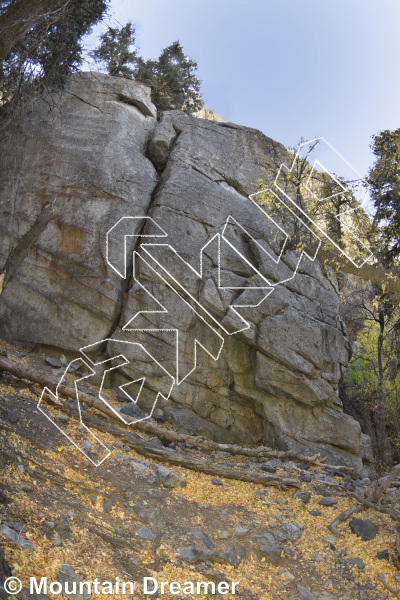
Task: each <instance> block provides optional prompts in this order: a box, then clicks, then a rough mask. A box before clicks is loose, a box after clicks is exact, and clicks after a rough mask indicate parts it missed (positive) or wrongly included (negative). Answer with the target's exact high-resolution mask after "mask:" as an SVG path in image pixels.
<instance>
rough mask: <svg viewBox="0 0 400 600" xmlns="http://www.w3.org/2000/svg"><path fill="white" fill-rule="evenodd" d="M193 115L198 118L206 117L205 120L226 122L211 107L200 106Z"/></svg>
mask: <svg viewBox="0 0 400 600" xmlns="http://www.w3.org/2000/svg"><path fill="white" fill-rule="evenodd" d="M195 117H197V118H198V119H206V120H207V121H217V122H218V123H226V121H224V120H223V118H222V117H221V116H220V115H219V114H218V113H216V112H215V110H212V108H202V109H201V110H199V111H197V113H196V114H195Z"/></svg>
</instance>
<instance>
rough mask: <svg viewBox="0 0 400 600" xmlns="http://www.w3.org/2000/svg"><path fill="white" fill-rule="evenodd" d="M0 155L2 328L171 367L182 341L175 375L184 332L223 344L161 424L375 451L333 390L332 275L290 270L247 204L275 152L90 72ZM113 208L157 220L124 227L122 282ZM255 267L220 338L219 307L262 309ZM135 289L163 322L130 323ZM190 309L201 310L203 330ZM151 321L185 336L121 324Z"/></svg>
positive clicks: (333, 454) (189, 353) (137, 304)
mask: <svg viewBox="0 0 400 600" xmlns="http://www.w3.org/2000/svg"><path fill="white" fill-rule="evenodd" d="M2 148H3V152H2V156H1V166H0V169H1V171H0V177H1V181H2V192H1V199H0V272H2V271H4V270H6V271H7V273H6V276H5V282H4V290H3V292H2V294H1V296H0V335H1V336H2V337H4V338H7V339H11V340H18V341H20V342H23V343H25V344H27V343H28V344H31V345H34V344H44V345H49V346H55V347H57V348H60V349H62V350H67V351H68V350H69V351H71V352H78V351H79V349H80V348H81V347H83V346H85V345H88V344H94V343H96V342H97V341H99V340H102V339H109V340H110V339H111V341H108V342H105V343H104V344H103V347H102V351H103V353H104V352H105V353H106V355H107V354H108V355H109V356H112V355H115V354H116V352H117V351H118V352H120V351H121V348H123V347H124V343H125V342H127V341H132V340H135V341H136V342H138V343H141V344H143V346H144V347H146V348H148V349H149V351H150V350H151V354H152V356H153V357H155V358H156V360H157V361H158V363H159V366H160V367H162V368H165V369H167V370H172V369H173V368H176V354H175V353H176V345H177V343H180V346H179V348H180V358H181V363H180V370H181V373H182V374H183V373H188V372H189V371H190V370H191V366H192V364H193V342H194V339H198V340H200V342H201V343H202V345H203V348H205V349H206V350H208V351H209V352H210V354H213V353H214V357H216V356H217V355H218V344H219V343H220V342H221V340H222V341H223V348H222V350H221V351H220V353H219V356H218V360H214V359H213V358H212V357H211V356H210V355H209V354H207V352H205V351H203V350H201V349H200V347H199V346H198V347H197V350H198V352H197V355H196V357H195V358H196V363H197V366H196V368H195V369H194V370H193V371H192V372H191V374H190V375H189V376H188V377H187V378H186V379H185V380H184V381H183V382H182V383H181V384H180V385H175V386H174V388H173V390H172V394H171V398H170V400H168V401H167V402H164V403H163V404H164V405H163V409H164V413H165V415H166V417H167V418H168V420H170V421H171V422H172V423H173V424H174V425H175V426H176V427H181V428H184V429H186V430H189V431H193V432H198V433H203V434H205V435H208V436H211V437H213V438H214V439H216V440H220V441H240V442H247V443H254V442H258V441H260V440H261V439H262V438H265V439H266V440H267V441H268V442H269V443H273V444H275V445H277V446H278V447H280V448H283V449H293V450H298V451H301V452H305V451H306V452H315V451H317V452H321V454H323V455H325V456H326V457H327V458H329V459H330V460H334V461H335V462H341V463H346V464H349V465H351V466H354V467H356V468H357V469H358V470H360V469H361V468H362V454H363V453H365V449H368V444H366V440H365V438H364V439H363V442H364V444H362V439H361V430H360V427H359V425H358V423H357V422H356V421H355V420H353V419H352V418H351V417H349V416H348V415H346V414H344V413H343V411H342V408H341V403H340V401H339V399H338V384H339V382H340V380H341V378H342V377H343V374H344V372H345V369H346V366H347V362H348V359H349V349H348V348H349V347H348V343H347V339H346V336H345V331H344V329H343V327H342V325H341V322H340V320H339V316H338V304H339V300H338V290H337V283H336V280H335V277H334V274H333V273H332V271H331V270H330V269H329V268H326V267H324V266H323V265H321V264H319V263H318V262H317V261H314V262H313V261H311V260H308V259H307V258H303V259H302V260H301V261H300V262H299V256H298V255H296V254H295V253H294V252H293V251H290V250H289V249H288V250H287V251H286V252H283V254H282V255H281V257H279V252H280V250H279V247H278V246H279V244H278V245H277V243H276V240H275V239H274V238H268V236H267V233H268V232H267V230H266V224H265V223H266V220H265V217H264V215H263V213H261V211H260V210H259V209H258V208H257V207H256V206H255V204H254V203H251V202H250V200H249V198H248V196H249V195H250V194H252V193H254V192H255V191H256V190H257V189H258V187H259V185H260V181H261V180H263V181H264V182H268V181H270V180H271V179H272V178H273V177H274V175H275V174H276V171H277V168H279V165H280V164H281V163H282V162H288V161H287V156H286V151H285V149H284V148H283V146H281V145H280V144H278V143H276V142H274V141H273V140H271V139H269V138H267V137H265V136H264V135H263V134H261V133H260V132H258V131H256V130H252V129H248V128H244V127H239V126H236V125H234V124H231V123H220V122H214V121H208V120H203V119H196V118H194V117H189V116H187V115H185V114H184V113H180V112H178V111H170V112H167V113H165V114H164V115H163V116H162V118H161V120H160V121H157V119H156V114H155V109H154V107H153V106H152V105H151V103H150V100H149V90H148V89H147V88H146V87H144V86H142V85H140V84H138V83H136V82H133V81H126V80H122V79H121V80H120V79H117V78H113V77H109V76H106V75H100V74H97V73H96V74H94V73H85V74H78V75H75V76H73V77H72V78H71V81H70V83H69V85H68V87H67V88H66V90H65V91H64V92H63V93H62V94H57V95H54V96H53V97H48V98H47V99H46V101H37V102H36V103H35V104H34V105H33V106H32V108H31V110H30V111H29V112H28V113H26V114H25V115H24V118H23V119H22V120H21V122H20V123H18V126H16V127H15V128H14V129H13V130H12V131H8V132H7V133H6V134H4V135H3V139H2ZM124 216H135V217H137V216H139V217H142V216H148V217H151V218H152V219H153V221H151V220H144V219H142V220H141V219H137V220H132V221H130V222H129V229H127V230H126V232H125V233H126V234H128V233H129V236H130V237H127V238H125V239H126V241H127V248H126V259H127V273H128V275H127V277H126V279H121V278H120V277H118V276H117V274H116V273H115V271H113V269H112V268H111V267H110V265H109V264H107V261H106V244H105V240H106V233H107V231H109V230H110V228H111V227H112V226H113V225H114V224H115V223H117V221H118V220H119V219H121V218H122V217H124ZM227 220H228V223H229V226H226V227H225V225H226V223H227ZM155 223H156V224H158V226H160V227H162V229H163V230H164V231H165V232H166V234H168V238H166V239H165V240H159V241H158V242H159V243H161V242H164V243H168V244H170V246H171V248H172V249H171V248H170V249H169V250H166V249H165V248H164V249H157V248H152V250H151V256H150V254H146V253H144V254H142V257H143V258H146V261H142V262H141V263H140V265H139V267H138V271H137V273H136V274H138V273H139V272H140V283H139V282H138V281H135V280H134V279H133V278H132V276H130V275H129V272H130V271H132V251H133V250H134V249H135V248H136V249H137V248H138V243H137V242H138V241H139V238H135V237H133V236H134V235H139V234H140V235H142V238H140V241H142V242H145V241H146V239H147V238H145V237H143V236H150V235H152V234H154V233H155V232H156V225H155ZM222 232H225V238H226V240H228V242H229V243H227V242H224V241H223V240H222V242H221V244H222V245H221V246H220V248H219V250H218V248H217V249H216V246H215V245H214V246H213V245H212V244H209V242H210V240H211V239H212V238H213V236H215V234H217V233H220V234H221V233H222ZM154 241H155V240H153V242H154ZM122 242H123V240H122ZM115 243H116V244H117V243H118V240H116V241H115ZM213 243H214V242H213ZM205 246H207V248H206V249H204V247H205ZM116 249H118V248H117V247H116ZM114 250H115V248H114ZM202 250H203V251H202ZM110 251H111V250H110ZM175 251H176V252H177V253H178V255H179V256H178V255H177V254H175ZM121 252H122V253H124V244H123V243H122V244H121ZM200 257H202V260H201V263H200ZM200 264H201V267H202V273H201V274H200V275H195V274H194V270H199V268H200ZM296 268H298V272H297V274H296V275H295V276H294V272H295V270H296ZM255 270H257V271H255ZM160 273H162V277H161V278H160ZM173 276H174V277H175V280H174V281H173V280H172V277H173ZM260 277H261V278H262V277H264V278H265V279H266V280H268V282H269V283H270V284H271V290H270V291H271V293H270V295H269V296H268V298H266V299H265V300H263V301H262V302H261V300H260V303H259V305H258V306H257V307H256V308H243V309H241V311H239V312H241V314H242V317H243V318H245V319H246V320H247V322H248V324H249V326H248V327H247V328H246V329H245V328H242V330H241V331H240V332H239V333H234V334H232V335H229V333H232V332H233V331H238V330H240V329H241V327H239V326H238V323H241V322H242V321H241V318H240V316H238V315H236V314H234V313H232V309H230V308H229V307H230V305H231V304H232V303H233V302H236V304H242V305H243V306H246V305H248V304H250V302H248V300H247V299H248V297H250V296H251V297H252V303H253V304H256V302H254V294H257V293H258V292H254V291H252V284H251V282H252V281H255V280H257V281H259V280H260ZM284 280H286V281H285V283H282V284H280V285H277V286H276V287H275V284H276V283H278V282H281V281H284ZM171 282H172V283H173V284H174V286H175V287H176V285H177V284H176V282H178V284H179V286H180V287H179V289H180V290H181V292H180V294H179V295H178V296H176V295H175V296H174V295H173V293H172V292H171V286H170V285H169V284H171ZM142 285H143V286H144V287H142ZM258 285H260V284H259V283H258ZM272 288H273V289H272ZM143 289H147V290H148V291H150V292H151V293H152V297H153V298H156V299H157V300H158V302H160V303H161V304H163V305H164V306H168V310H169V313H168V316H165V314H164V315H158V316H157V315H152V316H147V315H144V314H141V315H139V316H138V320H137V321H136V325H135V327H133V326H132V322H131V324H130V326H129V327H126V325H127V323H129V322H130V321H131V320H132V317H133V316H134V315H135V314H137V312H138V311H140V310H144V309H145V308H144V307H145V305H146V298H147V301H148V299H149V296H148V295H147V296H146V298H144V296H143V294H145V292H144V291H143ZM171 294H172V295H171ZM145 295H146V294H145ZM241 299H242V301H241ZM260 299H261V296H260ZM193 302H194V303H198V304H196V306H200V307H201V310H202V311H203V313H204V314H206V315H207V316H206V317H205V318H204V320H200V321H201V322H200V321H198V319H197V320H196V317H194V313H193V311H192V310H191V308H190V304H191V303H192V305H193ZM139 318H140V319H142V321H139ZM145 318H146V319H148V322H149V323H152V325H153V326H154V327H157V328H158V329H160V328H164V329H169V330H170V329H172V328H173V323H174V318H176V319H178V320H179V330H180V338H179V340H177V338H176V337H174V335H175V334H173V335H172V333H171V331H167V332H163V333H160V332H158V333H157V334H155V333H154V332H153V334H149V332H137V331H135V332H132V331H128V330H129V329H132V328H135V329H139V328H142V329H143V328H148V327H149V325H148V324H147V325H146V327H145V326H144V325H143V323H144V319H145ZM157 319H158V320H157ZM140 323H141V325H140ZM167 325H168V327H167ZM171 335H172V337H171ZM132 358H133V359H134V360H135V361H136V362H135V366H134V368H133V367H132V364H131V365H130V366H129V365H128V366H125V367H123V370H124V375H125V376H126V377H127V378H130V379H133V378H134V377H133V376H134V375H135V374H136V373H137V372H139V371H140V372H141V374H143V373H145V374H146V376H147V385H148V387H149V389H150V388H153V389H155V388H156V385H157V381H156V380H157V375H156V374H155V373H154V369H153V366H154V365H152V364H151V362H149V361H148V360H147V359H146V357H144V356H143V353H142V354H137V355H136V356H132ZM121 377H122V376H121ZM152 377H153V381H152ZM127 380H128V379H127ZM363 448H364V450H363Z"/></svg>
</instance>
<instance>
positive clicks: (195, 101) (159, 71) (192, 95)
mask: <svg viewBox="0 0 400 600" xmlns="http://www.w3.org/2000/svg"><path fill="white" fill-rule="evenodd" d="M196 70H197V63H196V62H195V61H194V60H192V59H190V58H189V57H188V56H186V55H185V54H184V52H183V48H182V46H181V45H180V43H179V42H174V43H173V44H171V45H170V46H168V47H167V48H165V49H164V50H163V51H162V52H161V55H160V57H159V58H158V60H147V61H144V60H143V59H139V60H138V69H137V73H136V78H137V79H138V80H139V81H142V82H143V83H145V84H146V85H148V86H149V87H150V88H151V99H152V101H153V103H154V104H155V105H156V107H157V108H158V109H159V110H168V109H172V108H177V109H179V110H183V111H185V112H187V113H189V114H193V113H195V112H197V111H198V110H200V108H202V106H203V101H202V98H201V94H200V80H199V79H198V78H197V76H196Z"/></svg>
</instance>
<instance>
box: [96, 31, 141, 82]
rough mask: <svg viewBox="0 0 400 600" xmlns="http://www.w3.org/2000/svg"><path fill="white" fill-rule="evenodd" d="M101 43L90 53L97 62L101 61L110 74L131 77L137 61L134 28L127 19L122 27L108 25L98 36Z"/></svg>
mask: <svg viewBox="0 0 400 600" xmlns="http://www.w3.org/2000/svg"><path fill="white" fill-rule="evenodd" d="M100 40H101V44H100V46H98V48H96V49H95V50H93V52H91V53H90V55H91V56H92V58H94V60H95V61H96V62H98V63H102V64H103V65H104V66H105V68H106V69H107V72H108V73H109V74H110V75H122V76H123V77H128V78H129V77H133V76H134V74H135V67H136V63H137V49H136V47H135V28H134V26H133V25H132V23H131V22H130V21H129V22H128V23H127V24H126V25H124V26H123V27H122V28H120V29H118V28H117V27H109V28H108V30H107V31H106V32H105V33H103V34H102V35H101V36H100Z"/></svg>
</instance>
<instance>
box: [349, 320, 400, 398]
mask: <svg viewBox="0 0 400 600" xmlns="http://www.w3.org/2000/svg"><path fill="white" fill-rule="evenodd" d="M379 333H380V327H379V323H378V322H376V321H370V320H367V321H366V322H365V325H364V327H363V328H362V329H361V331H360V332H359V333H358V336H357V342H356V352H355V356H354V357H353V359H352V361H351V362H350V365H349V368H348V371H347V377H346V387H347V389H348V392H349V395H350V396H352V395H356V396H357V397H358V399H360V400H362V401H363V402H366V403H368V404H369V405H370V407H371V408H374V407H375V406H376V405H377V403H378V401H379V398H378V388H379V368H378V356H377V348H378V338H379ZM393 342H394V340H393V338H392V336H385V338H384V340H383V347H382V363H383V365H382V366H383V370H384V373H385V375H386V376H385V377H384V379H383V393H384V397H385V402H386V404H387V407H388V408H393V409H396V410H400V373H399V372H398V369H397V363H398V357H397V356H396V355H395V354H393Z"/></svg>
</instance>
